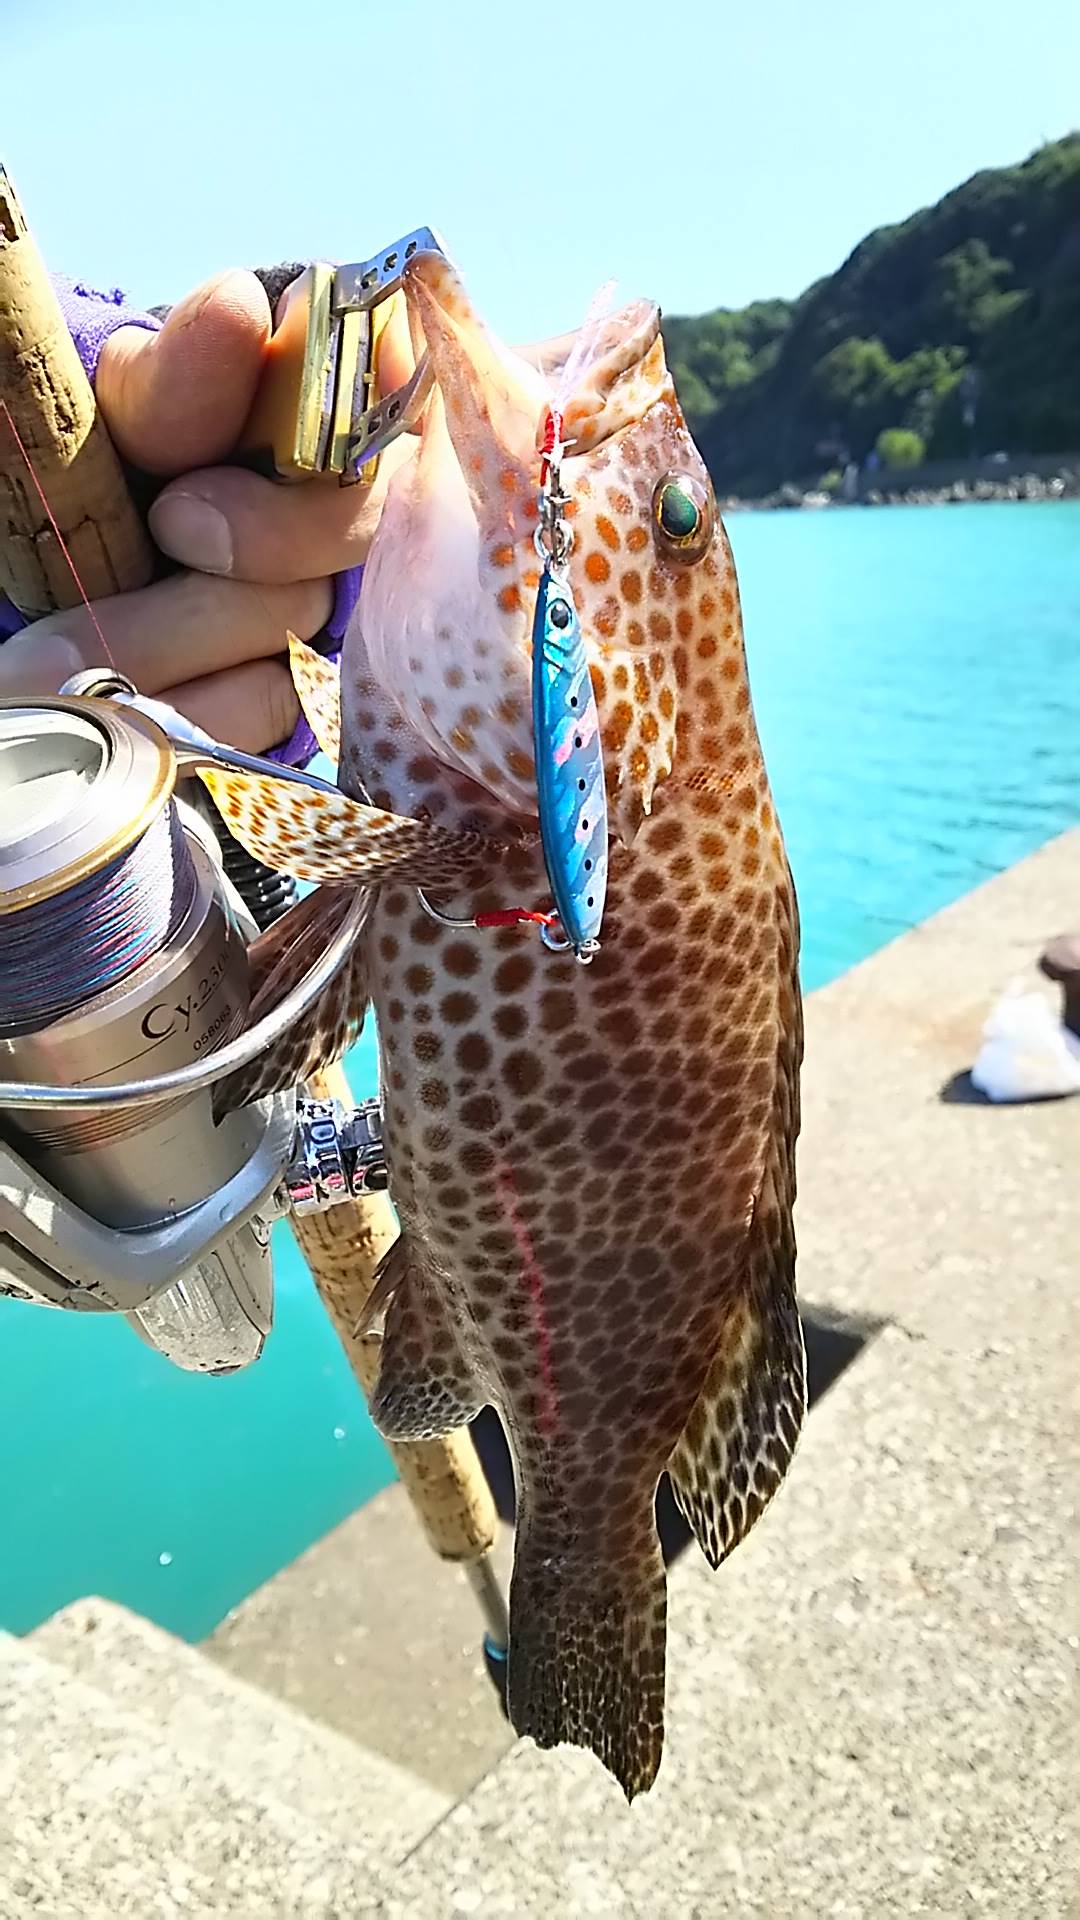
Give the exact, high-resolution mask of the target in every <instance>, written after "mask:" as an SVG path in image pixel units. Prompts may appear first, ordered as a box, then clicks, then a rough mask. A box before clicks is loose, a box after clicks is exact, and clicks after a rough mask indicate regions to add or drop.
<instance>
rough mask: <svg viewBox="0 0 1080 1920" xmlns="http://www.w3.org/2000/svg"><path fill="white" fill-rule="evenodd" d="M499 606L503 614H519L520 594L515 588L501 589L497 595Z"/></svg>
mask: <svg viewBox="0 0 1080 1920" xmlns="http://www.w3.org/2000/svg"><path fill="white" fill-rule="evenodd" d="M499 605H500V607H501V608H502V610H503V612H504V613H520V611H521V594H520V592H519V590H518V588H517V587H503V588H502V589H501V591H500V593H499Z"/></svg>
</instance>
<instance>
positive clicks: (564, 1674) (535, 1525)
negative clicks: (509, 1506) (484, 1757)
mask: <svg viewBox="0 0 1080 1920" xmlns="http://www.w3.org/2000/svg"><path fill="white" fill-rule="evenodd" d="M638 1507H639V1511H638V1512H637V1513H636V1514H635V1516H634V1519H635V1522H636V1524H635V1525H633V1527H632V1528H631V1529H629V1530H628V1531H626V1532H623V1533H622V1534H621V1536H620V1538H621V1539H622V1541H623V1542H628V1541H630V1542H632V1544H626V1545H625V1546H624V1550H623V1551H621V1552H619V1553H618V1554H614V1553H610V1552H605V1549H604V1544H603V1542H602V1541H601V1540H593V1541H586V1540H583V1539H581V1538H580V1536H578V1537H576V1538H575V1534H574V1530H573V1529H572V1526H571V1524H570V1522H569V1520H568V1519H567V1520H564V1523H563V1525H561V1526H559V1525H548V1524H546V1523H545V1518H544V1515H543V1512H542V1510H541V1511H538V1512H536V1513H529V1512H527V1511H523V1512H522V1513H521V1514H520V1515H519V1520H518V1537H517V1543H516V1548H515V1553H514V1572H513V1578H512V1580H511V1583H510V1666H509V1683H508V1709H509V1714H510V1721H511V1724H512V1726H513V1727H514V1730H515V1732H517V1733H519V1734H522V1735H527V1736H528V1737H529V1738H531V1739H533V1740H535V1741H536V1744H537V1746H539V1747H556V1746H560V1745H564V1744H565V1745H569V1746H575V1747H585V1748H587V1749H588V1750H589V1751H590V1752H592V1753H594V1754H595V1755H596V1758H597V1759H598V1760H599V1761H601V1762H602V1764H603V1765H604V1766H605V1767H606V1768H607V1769H608V1771H609V1773H611V1774H613V1775H614V1777H615V1779H616V1780H617V1781H618V1782H619V1785H620V1786H621V1787H622V1790H623V1792H624V1793H625V1795H626V1797H627V1799H628V1800H633V1798H634V1796H635V1794H638V1793H645V1792H647V1791H648V1789H649V1787H651V1785H652V1783H653V1781H654V1780H655V1778H656V1774H657V1771H658V1769H659V1766H660V1759H661V1755H662V1753H663V1746H664V1678H665V1653H666V1640H667V1583H666V1579H665V1575H664V1562H663V1558H662V1556H661V1553H660V1546H659V1542H658V1540H657V1537H656V1527H655V1522H654V1517H653V1503H652V1495H651V1490H648V1489H646V1490H643V1491H642V1494H641V1498H640V1500H639V1502H638ZM568 1539H570V1540H572V1541H573V1545H572V1547H571V1548H570V1549H569V1551H568V1550H567V1547H566V1542H567V1540H568Z"/></svg>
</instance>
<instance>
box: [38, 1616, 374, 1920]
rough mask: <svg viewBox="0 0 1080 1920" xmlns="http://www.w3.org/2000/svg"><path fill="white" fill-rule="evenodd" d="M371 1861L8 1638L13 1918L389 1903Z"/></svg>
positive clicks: (315, 1909) (270, 1914) (355, 1908)
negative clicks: (346, 1854) (180, 1750)
mask: <svg viewBox="0 0 1080 1920" xmlns="http://www.w3.org/2000/svg"><path fill="white" fill-rule="evenodd" d="M382 1910H383V1909H382V1907H381V1904H380V1900H379V1897H378V1889H377V1885H376V1883H375V1880H374V1877H373V1874H372V1872H371V1870H370V1868H365V1867H358V1865H357V1863H356V1861H355V1860H353V1859H350V1858H343V1857H342V1854H341V1850H340V1849H339V1848H337V1847H335V1845H334V1843H333V1842H332V1841H331V1840H330V1839H329V1838H328V1836H327V1835H325V1834H323V1833H321V1832H320V1831H319V1829H318V1828H317V1827H314V1826H313V1825H312V1824H311V1823H310V1822H308V1821H305V1820H303V1819H301V1818H300V1816H299V1815H295V1816H292V1815H290V1814H289V1813H288V1811H287V1810H285V1809H282V1810H280V1811H276V1810H275V1811H271V1810H270V1809H269V1808H268V1807H266V1806H263V1805H260V1804H259V1803H258V1802H257V1801H255V1800H253V1799H252V1798H251V1797H249V1796H247V1795H244V1794H242V1793H238V1792H237V1791H236V1790H235V1789H234V1788H233V1786H231V1785H230V1784H229V1783H228V1782H227V1781H225V1780H223V1779H222V1778H221V1776H220V1775H219V1774H217V1773H216V1771H215V1770H214V1769H213V1767H211V1766H210V1765H209V1764H208V1763H204V1764H202V1765H200V1766H198V1767H196V1768H192V1767H190V1766H189V1765H187V1764H185V1763H184V1761H183V1759H182V1757H181V1756H179V1755H178V1754H177V1753H176V1751H175V1750H174V1749H173V1748H172V1747H170V1745H169V1743H168V1741H167V1740H166V1739H164V1738H163V1737H162V1736H161V1735H160V1734H159V1733H158V1732H156V1731H155V1729H154V1727H153V1726H152V1725H151V1724H150V1723H149V1722H145V1721H141V1720H140V1719H138V1718H137V1717H135V1716H134V1715H131V1714H126V1713H122V1712H120V1711H119V1710H118V1709H117V1708H115V1707H113V1706H112V1705H111V1704H110V1703H109V1702H108V1701H107V1700H105V1698H104V1697H103V1696H102V1695H101V1694H99V1693H97V1692H96V1691H95V1690H94V1689H93V1688H91V1687H87V1686H85V1685H84V1684H83V1683H82V1682H81V1681H79V1680H76V1679H74V1678H73V1677H72V1676H71V1675H70V1674H68V1673H66V1672H65V1671H64V1670H63V1669H62V1668H59V1667H54V1666H52V1665H51V1664H50V1663H49V1662H48V1661H45V1660H42V1659H41V1658H40V1656H39V1655H37V1654H36V1653H33V1652H31V1651H30V1649H29V1648H28V1647H27V1645H26V1643H25V1642H24V1641H21V1640H16V1639H13V1638H12V1637H11V1636H10V1635H8V1634H3V1635H0V1913H2V1914H3V1915H4V1916H5V1920H22V1917H23V1916H25V1915H30V1914H43V1915H48V1916H49V1917H50V1920H59V1916H68V1915H73V1916H77V1920H100V1917H101V1916H104V1915H107V1916H109V1920H114V1917H118V1916H125V1920H126V1917H127V1916H130V1920H153V1917H155V1916H159V1915H160V1916H164V1917H166V1920H172V1916H179V1915H189V1914H198V1915H199V1916H200V1920H202V1916H206V1917H207V1920H210V1917H211V1916H213V1917H215V1920H216V1916H219V1915H228V1914H235V1915H240V1916H243V1917H244V1920H253V1916H255V1915H258V1916H259V1920H296V1917H297V1916H298V1915H321V1916H330V1915H333V1914H339V1913H340V1914H346V1913H347V1914H353V1913H368V1912H379V1911H382Z"/></svg>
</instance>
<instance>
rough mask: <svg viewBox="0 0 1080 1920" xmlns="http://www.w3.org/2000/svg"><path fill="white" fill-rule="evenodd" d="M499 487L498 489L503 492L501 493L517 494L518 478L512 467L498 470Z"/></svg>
mask: <svg viewBox="0 0 1080 1920" xmlns="http://www.w3.org/2000/svg"><path fill="white" fill-rule="evenodd" d="M499 485H500V487H501V488H502V490H503V492H504V493H516V492H517V489H518V476H517V474H516V473H515V471H514V469H513V467H501V468H500V470H499Z"/></svg>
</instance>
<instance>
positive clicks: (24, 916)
mask: <svg viewBox="0 0 1080 1920" xmlns="http://www.w3.org/2000/svg"><path fill="white" fill-rule="evenodd" d="M195 885H196V875H195V866H194V862H193V860H192V858H191V852H190V849H189V847H188V843H187V840H186V838H185V835H184V830H183V827H182V825H181V823H180V816H179V814H178V813H177V811H176V808H175V807H173V806H169V807H167V808H165V810H164V811H163V812H162V813H159V814H158V816H157V818H156V819H155V820H154V821H153V822H152V824H151V825H150V827H148V829H147V831H146V832H145V833H144V834H143V836H142V838H141V839H140V840H138V841H136V843H135V845H134V846H131V847H128V848H126V849H125V851H124V852H123V853H122V854H121V855H120V856H119V857H118V858H117V859H115V860H113V861H111V862H110V863H109V865H108V866H105V867H103V868H102V869H101V870H100V872H98V873H93V874H90V875H89V877H88V878H87V879H85V880H82V881H79V882H78V883H77V884H76V885H75V886H73V887H69V888H68V889H67V890H66V891H65V892H63V893H59V894H55V895H53V897H52V898H50V899H47V900H42V901H40V902H38V904H37V905H35V906H30V907H25V908H23V910H22V911H21V912H19V913H8V914H0V1031H6V1032H17V1031H20V1030H25V1029H27V1028H30V1027H33V1026H38V1025H41V1024H43V1023H44V1022H46V1021H49V1020H56V1019H59V1018H60V1017H61V1016H62V1015H64V1014H66V1013H70V1012H72V1011H73V1010H74V1009H75V1008H76V1007H79V1006H82V1005H83V1004H84V1003H85V1002H86V1001H87V1000H90V999H92V998H93V997H94V996H95V995H96V994H99V993H104V992H105V991H106V989H107V988H109V987H111V986H114V985H115V984H116V983H117V982H118V981H120V980H123V979H125V978H126V977H127V975H128V974H130V973H133V972H134V971H135V969H136V968H137V967H139V966H141V965H142V963H143V962H144V961H145V960H149V959H150V958H151V957H152V956H153V955H154V954H155V953H158V952H160V950H161V948H162V947H163V946H164V945H165V943H166V941H167V940H169V939H170V938H171V936H172V935H173V934H174V933H175V931H176V929H177V927H178V926H179V925H180V923H181V921H182V920H183V918H184V916H185V914H186V913H187V912H188V911H189V909H190V907H191V904H192V901H193V899H194V896H195Z"/></svg>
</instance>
